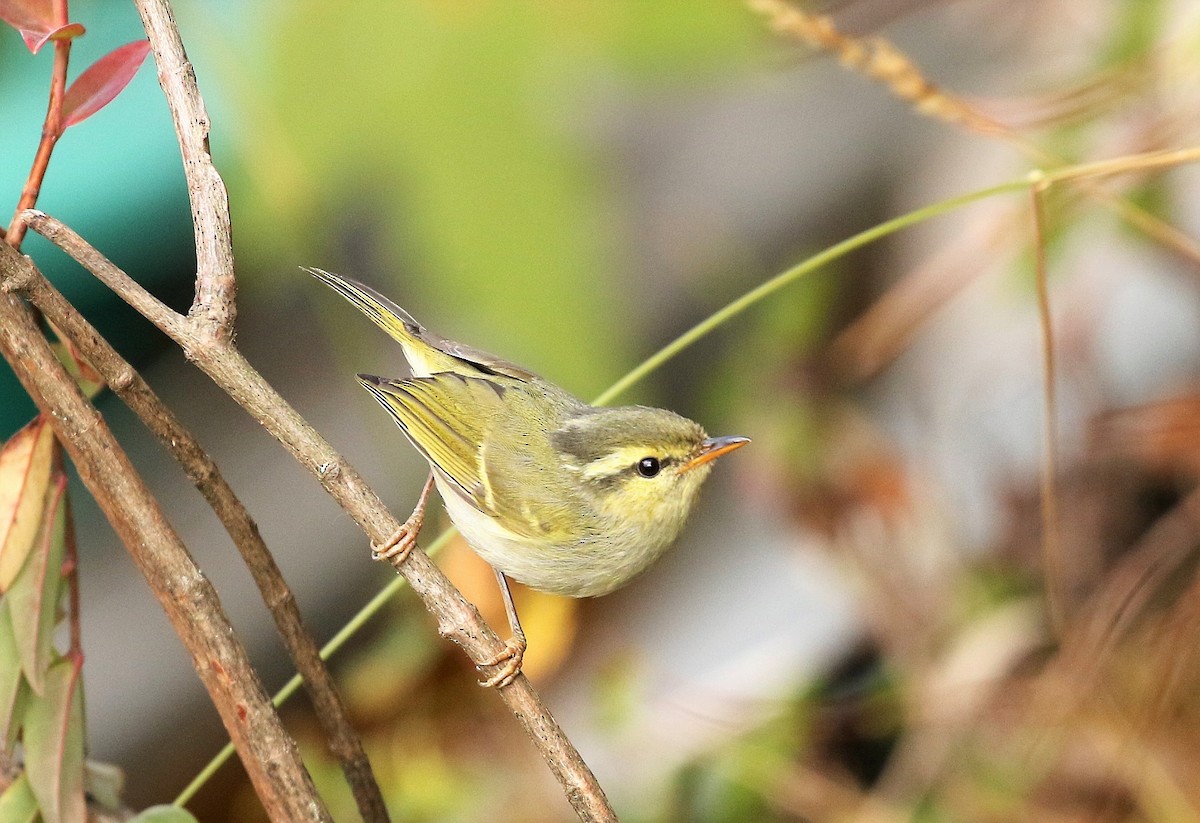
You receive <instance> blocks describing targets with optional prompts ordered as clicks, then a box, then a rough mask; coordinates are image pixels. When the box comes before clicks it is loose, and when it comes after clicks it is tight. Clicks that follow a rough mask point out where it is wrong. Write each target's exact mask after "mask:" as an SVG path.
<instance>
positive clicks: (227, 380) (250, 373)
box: [25, 212, 616, 821]
mask: <svg viewBox="0 0 1200 823" xmlns="http://www.w3.org/2000/svg"><path fill="white" fill-rule="evenodd" d="M25 217H26V220H27V221H28V223H29V225H30V228H32V229H33V230H34V231H37V232H38V233H39V234H42V235H43V236H45V237H46V238H47V239H49V240H50V241H51V242H53V243H54V244H55V245H57V246H59V247H60V248H61V249H63V251H65V252H66V253H67V254H69V255H70V256H71V257H72V258H74V259H75V260H76V261H78V262H79V263H80V264H81V265H82V266H83V267H84V268H86V269H87V270H88V271H90V272H91V273H92V274H94V275H95V276H96V277H97V279H99V280H100V281H101V282H103V283H104V284H105V285H107V286H108V287H109V288H111V289H112V290H113V291H114V292H116V293H117V295H118V296H120V297H122V298H123V299H125V300H126V302H128V303H129V304H130V305H131V306H133V307H134V308H135V309H137V310H138V311H139V312H141V313H142V314H143V315H144V316H145V317H146V318H147V319H148V320H150V321H151V322H152V323H154V324H155V325H156V326H158V327H159V328H160V329H161V330H162V331H163V332H164V333H166V334H167V335H168V336H170V337H171V338H172V339H173V340H175V342H176V343H178V344H179V346H180V347H181V348H182V349H183V351H184V353H185V354H186V355H187V357H188V359H189V360H191V361H192V362H193V363H195V364H196V365H197V366H198V367H199V368H200V369H201V370H202V371H204V372H205V374H207V375H208V376H209V377H211V378H212V379H213V381H214V382H215V383H216V384H217V385H218V386H220V387H221V389H223V390H224V391H225V392H226V393H227V394H228V395H229V396H230V397H232V398H233V399H234V400H235V401H236V402H237V403H238V404H239V405H241V406H242V407H243V408H244V409H246V411H247V412H249V413H250V415H251V416H252V417H254V419H255V420H257V421H259V422H260V423H261V424H262V425H263V426H264V427H265V428H266V429H267V431H268V432H269V433H270V434H271V435H272V436H273V437H275V438H276V439H277V440H279V442H280V443H282V444H283V445H284V446H285V447H286V448H287V449H288V450H289V451H290V452H291V453H292V455H293V456H294V457H295V458H296V459H297V460H298V461H299V462H300V463H301V464H302V465H304V466H305V467H306V468H308V469H309V471H311V472H312V473H313V474H314V475H315V476H316V477H317V479H318V480H319V481H320V482H321V484H322V485H323V486H324V487H325V489H326V491H328V492H329V494H330V495H331V496H332V497H333V498H334V499H335V500H336V501H337V502H338V504H339V505H340V506H341V507H342V508H343V509H344V510H345V511H346V512H347V513H348V514H349V515H350V516H351V517H352V518H353V519H354V521H355V522H356V523H358V524H359V526H360V527H361V528H362V529H363V531H365V532H366V534H367V536H368V537H369V538H370V540H371V541H373V542H376V543H378V542H381V541H383V540H386V539H387V538H388V537H390V536H391V535H392V534H395V532H396V530H397V529H398V528H399V527H400V521H399V520H397V519H396V517H395V516H394V515H393V514H392V513H391V512H390V511H388V509H387V507H386V506H385V505H384V503H383V501H382V500H381V499H380V498H379V496H378V495H376V494H375V492H374V490H372V489H371V488H370V487H369V486H368V485H367V484H366V482H365V481H364V480H363V479H362V477H361V475H359V473H358V472H357V471H356V470H355V469H354V467H353V466H351V465H350V464H349V463H348V462H347V461H346V459H345V458H343V457H342V456H341V455H340V454H338V453H337V452H336V451H335V450H334V449H333V447H332V446H331V445H330V444H329V443H328V442H327V441H326V440H325V439H324V438H322V437H321V436H320V435H319V434H318V433H317V432H316V431H315V430H314V429H313V428H312V427H311V426H310V425H309V424H308V423H307V422H306V421H305V420H304V419H303V418H302V417H301V416H300V415H299V414H297V413H296V411H295V410H294V409H293V408H292V407H291V406H290V405H289V404H288V403H287V401H286V400H284V399H283V397H281V396H280V395H279V393H278V392H277V391H275V389H274V387H273V386H271V385H270V384H269V383H267V381H266V380H264V379H263V377H262V376H261V375H260V374H259V373H258V372H257V371H256V370H255V369H254V367H253V366H251V365H250V363H249V362H247V361H246V359H245V358H244V357H242V355H241V353H240V352H238V351H237V349H236V348H234V347H233V345H232V344H230V343H229V342H227V341H225V340H223V339H215V338H212V337H210V336H203V337H202V336H201V335H200V334H197V333H196V332H195V331H194V330H193V329H192V327H191V323H190V321H189V318H184V317H180V316H179V315H177V314H175V313H174V312H172V311H171V310H170V309H169V308H167V307H166V306H164V305H163V304H162V303H160V302H159V301H158V300H156V299H155V298H153V297H152V296H151V295H149V294H148V293H146V292H145V290H144V289H142V288H141V286H139V285H137V284H136V283H135V282H134V281H133V280H132V279H131V278H130V277H129V276H128V275H127V274H125V273H124V272H123V271H121V270H120V269H119V268H117V267H116V266H114V265H113V264H112V262H110V261H109V260H108V259H107V258H105V257H104V256H103V255H102V254H100V252H98V251H96V249H94V248H92V246H90V245H89V244H88V243H87V242H86V241H85V240H83V238H81V237H80V236H79V235H78V234H76V233H75V232H74V231H72V230H71V229H69V228H67V227H66V226H65V225H63V224H62V223H61V222H59V221H57V220H55V219H53V218H51V217H49V216H47V215H45V214H43V213H41V212H29V213H27V214H26V216H25ZM397 571H399V572H400V574H402V575H403V576H404V578H405V579H406V580H407V581H408V583H409V585H410V586H412V589H413V591H414V592H416V594H417V595H418V596H419V597H420V598H421V600H422V602H423V603H424V605H425V607H426V608H427V609H428V610H429V612H430V613H431V614H432V615H433V616H434V618H435V619H436V621H437V626H438V631H439V633H441V634H442V635H443V636H444V637H447V638H449V639H451V640H453V641H454V642H455V643H457V644H458V645H459V646H461V647H462V648H463V649H464V650H465V651H466V653H467V654H468V656H469V657H470V658H471V660H472V661H474V662H475V663H476V664H477V665H481V662H482V661H485V660H489V659H493V658H495V657H496V656H497V654H498V653H499V652H500V651H501V649H503V648H504V646H503V644H502V643H501V642H500V639H499V638H498V637H497V636H496V634H495V632H493V631H492V630H491V628H489V627H488V625H487V623H485V622H484V620H483V618H482V617H481V616H480V614H479V611H478V610H477V609H476V608H475V607H474V606H473V605H471V604H470V603H468V602H467V601H466V600H465V599H464V598H463V596H462V594H461V593H460V592H459V591H458V589H456V588H455V587H454V586H453V584H451V583H450V581H449V580H448V579H447V578H446V576H445V575H444V574H443V573H442V572H441V570H440V569H438V568H437V566H436V565H434V563H433V561H431V560H430V559H429V557H428V556H427V555H426V554H425V553H424V552H423V551H420V550H419V549H418V550H414V551H413V552H412V553H411V554H409V556H408V559H407V560H406V561H405V562H404V563H402V564H401V565H400V566H399V567H398V568H397ZM493 668H494V669H495V668H498V667H493ZM497 691H498V693H499V694H500V697H501V699H502V700H503V701H504V703H505V704H506V705H507V706H508V708H509V710H510V711H512V713H513V714H514V715H515V716H516V717H517V719H518V720H519V721H520V722H521V725H522V726H523V727H524V728H525V731H526V732H527V733H528V735H529V737H530V739H531V740H532V741H533V743H534V745H535V746H536V747H537V749H538V751H539V752H540V754H541V755H542V757H543V759H545V761H546V763H547V765H548V766H549V767H550V770H551V772H553V774H554V775H555V777H556V778H557V779H558V781H559V782H560V784H561V785H562V787H563V790H564V792H565V793H566V796H567V799H568V800H569V801H570V803H571V805H572V806H573V807H574V809H575V811H576V813H577V814H578V815H579V817H580V819H582V820H588V821H591V820H615V819H616V816H615V814H614V813H613V811H612V809H611V807H610V806H609V805H608V801H607V799H606V798H605V795H604V791H603V789H602V788H601V787H600V784H599V783H598V782H597V781H596V778H595V776H594V775H593V774H592V772H591V770H590V769H589V768H588V766H587V764H586V763H585V762H584V761H583V758H582V757H581V756H580V755H579V752H578V750H577V749H576V748H575V746H574V745H573V744H572V743H571V742H570V740H568V739H567V736H566V735H565V734H564V733H563V731H562V729H561V728H560V727H559V725H558V724H557V722H555V720H554V718H553V716H552V715H551V714H550V712H549V711H548V710H547V709H546V707H545V705H544V704H543V703H542V701H541V698H540V697H539V696H538V694H537V692H535V691H534V689H533V687H532V686H531V685H530V683H529V681H528V680H527V679H526V678H525V677H524V676H523V675H519V676H518V677H517V678H516V679H515V680H514V681H513V682H512V684H510V685H509V686H506V687H504V688H502V689H498V690H497Z"/></svg>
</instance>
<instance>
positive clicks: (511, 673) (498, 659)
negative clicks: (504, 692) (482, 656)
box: [475, 637, 528, 689]
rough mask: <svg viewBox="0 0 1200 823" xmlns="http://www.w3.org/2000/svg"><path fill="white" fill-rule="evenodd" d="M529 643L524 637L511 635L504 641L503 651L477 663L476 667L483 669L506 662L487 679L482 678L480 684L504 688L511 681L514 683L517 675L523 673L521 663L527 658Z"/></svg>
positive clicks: (487, 687) (491, 687)
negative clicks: (526, 649) (526, 650)
mask: <svg viewBox="0 0 1200 823" xmlns="http://www.w3.org/2000/svg"><path fill="white" fill-rule="evenodd" d="M527 645H528V644H527V643H526V642H525V638H523V637H510V638H509V639H508V640H506V641H504V649H503V650H502V651H501V652H499V653H498V654H496V655H494V656H493V657H489V658H488V659H487V660H484V661H482V662H481V663H479V664H477V665H476V667H475V668H477V669H482V668H485V667H487V666H497V665H499V664H501V663H503V664H504V665H503V666H502V667H501V669H500V671H498V672H496V673H495V674H494V675H492V676H491V677H489V678H488V679H487V680H480V681H479V685H480V686H483V687H484V688H485V689H503V688H504V687H505V686H507V685H508V684H509V683H512V682H513V680H515V679H516V677H517V675H518V674H520V673H521V663H522V662H524V660H525V648H526V646H527Z"/></svg>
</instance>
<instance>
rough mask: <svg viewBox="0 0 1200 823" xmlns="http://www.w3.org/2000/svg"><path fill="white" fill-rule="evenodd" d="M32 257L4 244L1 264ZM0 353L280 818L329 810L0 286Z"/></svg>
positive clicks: (75, 393)
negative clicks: (180, 645) (129, 557)
mask: <svg viewBox="0 0 1200 823" xmlns="http://www.w3.org/2000/svg"><path fill="white" fill-rule="evenodd" d="M24 265H30V264H29V263H28V261H27V260H26V259H25V258H23V257H21V255H20V254H19V253H18V252H16V251H15V250H13V249H11V248H10V247H9V246H7V245H5V244H0V273H5V272H11V271H14V270H19V269H20V268H21V267H22V266H24ZM0 353H3V355H4V357H5V359H6V360H8V362H9V364H10V365H11V366H12V368H13V371H14V372H15V373H16V375H17V377H18V379H19V380H20V381H21V383H22V385H23V386H24V387H25V389H26V391H27V392H28V393H29V395H30V397H32V398H33V401H34V403H36V404H37V406H38V408H39V409H40V410H41V411H42V413H43V414H45V415H46V417H47V419H49V420H50V421H51V424H52V425H53V426H54V432H55V435H56V436H57V437H58V440H59V442H60V443H62V444H63V446H64V447H65V448H66V449H67V452H68V453H69V454H70V456H71V460H72V461H73V462H74V464H75V467H76V468H77V469H78V471H79V475H80V477H81V478H82V479H83V482H84V484H85V485H86V486H87V487H88V490H89V491H90V492H91V494H92V495H93V496H94V497H95V499H96V502H97V503H98V504H99V506H100V508H101V509H102V510H103V511H104V513H105V515H106V517H107V518H108V520H109V522H110V523H111V524H112V526H113V529H114V530H115V531H116V532H117V534H118V535H120V537H121V540H122V542H123V543H124V544H125V546H126V548H127V549H128V550H129V552H130V554H131V555H132V557H133V560H134V562H135V564H136V565H137V566H138V569H139V570H140V571H141V572H142V574H143V576H144V577H145V578H146V581H147V583H149V585H150V588H151V590H152V591H153V592H154V595H155V597H156V598H158V601H159V604H160V605H161V606H162V608H163V610H164V611H165V612H166V613H167V617H168V618H169V619H170V621H171V625H172V626H173V627H174V628H175V631H176V633H177V634H178V635H179V637H180V639H181V640H182V641H183V643H184V645H185V646H186V648H187V650H188V652H189V654H190V655H191V658H192V663H193V665H194V666H195V668H196V672H197V674H199V676H200V679H201V681H202V682H203V683H204V686H205V688H206V689H207V690H208V692H209V695H210V696H211V698H212V701H213V704H214V705H215V706H216V708H217V712H218V713H219V714H220V716H221V720H222V722H223V723H224V725H225V729H226V731H227V732H228V733H229V735H230V738H231V739H232V740H233V741H234V742H235V745H236V746H237V748H238V753H239V755H240V756H241V759H242V762H243V764H244V765H245V767H246V771H247V773H248V775H249V777H250V780H251V782H252V783H253V785H254V788H255V791H256V792H257V793H258V796H259V798H260V799H261V800H262V802H263V806H264V807H265V808H266V810H267V813H268V814H269V815H270V817H271V819H272V820H277V821H301V820H314V821H325V820H329V814H328V812H327V811H326V810H325V807H324V805H323V804H322V802H321V800H320V798H319V797H318V796H317V794H316V790H315V788H314V787H313V784H312V778H311V777H309V775H308V772H307V771H305V769H304V765H303V764H302V763H301V762H300V756H299V754H298V752H297V750H296V744H295V742H294V741H292V739H291V738H290V737H288V736H287V734H286V733H285V732H284V730H283V727H282V725H281V724H280V722H279V718H278V716H277V715H276V714H275V710H274V709H273V707H272V706H271V702H270V700H269V698H268V697H267V695H266V693H265V692H264V690H263V688H262V684H261V683H260V682H259V679H258V675H257V674H256V673H255V671H254V669H253V668H252V667H251V665H250V661H249V659H248V658H247V656H246V651H245V649H244V648H243V647H242V645H241V643H240V642H239V641H238V640H237V638H236V635H235V634H234V632H233V627H232V626H231V625H230V623H229V620H228V618H227V617H226V616H225V614H224V612H223V611H222V609H221V606H220V601H219V599H218V597H217V593H216V591H215V590H214V589H213V587H212V584H210V583H209V582H208V580H207V579H206V578H205V577H204V575H203V574H202V573H201V572H200V570H199V569H198V568H197V567H196V565H195V563H194V562H193V561H192V558H191V557H190V556H189V555H188V552H187V549H186V548H185V547H184V545H183V543H182V542H181V541H180V539H179V536H178V535H177V534H176V533H175V531H174V529H173V528H172V527H171V525H170V524H169V523H168V522H167V520H166V518H165V516H164V515H163V513H162V510H161V509H160V508H159V506H158V504H157V501H155V500H154V498H153V496H152V495H151V494H150V491H149V489H148V488H147V487H146V485H145V483H144V482H143V481H142V479H141V477H140V476H139V475H138V474H137V472H136V470H135V469H134V468H133V465H132V464H131V463H130V462H129V458H128V457H127V456H126V455H125V452H124V451H123V450H122V449H121V447H120V445H119V444H118V443H117V441H116V439H115V438H114V437H113V435H112V432H111V431H109V429H108V426H107V425H106V424H105V422H104V420H103V418H102V417H101V416H100V414H99V412H97V411H96V409H95V408H94V407H93V406H92V405H91V404H90V403H88V402H87V400H86V399H85V398H84V397H83V395H82V394H81V393H80V391H79V388H78V386H76V384H75V381H74V380H73V379H72V378H71V376H70V375H68V374H67V372H66V371H65V370H64V369H63V367H62V366H61V365H60V364H59V363H58V361H57V360H56V359H55V357H54V353H53V352H52V351H51V350H50V346H49V344H47V342H46V340H45V338H43V337H42V335H41V333H40V332H39V330H38V328H37V326H36V324H35V323H34V322H33V319H32V317H31V316H30V313H29V310H28V309H27V308H26V307H25V306H24V304H22V302H21V301H20V300H19V299H18V298H17V297H16V296H15V295H13V294H7V293H0Z"/></svg>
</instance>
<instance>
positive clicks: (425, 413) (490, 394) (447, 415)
mask: <svg viewBox="0 0 1200 823" xmlns="http://www.w3.org/2000/svg"><path fill="white" fill-rule="evenodd" d="M358 379H359V382H361V383H362V384H363V386H365V387H366V388H367V390H368V391H369V392H371V394H373V395H374V396H375V399H376V400H378V401H379V402H380V404H382V405H383V407H384V408H385V409H387V410H388V412H389V413H390V414H391V415H392V417H394V418H395V419H396V422H397V423H399V424H400V428H401V429H402V430H403V431H404V433H405V434H406V435H408V439H409V440H411V441H412V442H413V445H415V446H416V447H417V448H418V449H419V450H420V451H421V453H422V454H423V455H425V457H426V459H427V460H429V462H430V464H431V465H432V466H434V468H436V469H437V470H438V471H439V472H441V474H442V476H443V477H445V478H446V479H448V480H449V481H451V482H452V483H453V484H454V485H455V486H456V487H457V488H458V489H459V490H460V491H461V492H462V494H463V496H464V497H465V498H466V499H467V500H469V501H471V502H472V503H474V504H475V505H476V506H477V507H478V508H480V509H481V510H483V511H488V506H487V497H488V492H487V486H486V484H485V482H484V479H483V466H482V463H481V459H480V450H481V448H482V444H483V440H484V437H485V435H486V432H487V430H488V427H489V424H490V421H491V420H492V418H494V417H495V415H496V413H497V412H498V411H500V409H501V402H500V401H501V399H502V398H503V396H504V391H505V388H504V387H503V386H501V385H499V384H497V383H496V382H494V381H492V380H489V379H487V378H485V377H467V376H464V375H461V374H457V373H442V374H435V375H431V376H429V377H414V378H411V379H409V380H388V379H387V378H382V377H375V376H374V375H369V374H360V375H359V376H358Z"/></svg>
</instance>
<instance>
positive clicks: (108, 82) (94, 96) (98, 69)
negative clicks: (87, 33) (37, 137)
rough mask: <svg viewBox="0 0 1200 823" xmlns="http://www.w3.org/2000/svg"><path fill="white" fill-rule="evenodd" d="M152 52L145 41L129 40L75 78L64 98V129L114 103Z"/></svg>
mask: <svg viewBox="0 0 1200 823" xmlns="http://www.w3.org/2000/svg"><path fill="white" fill-rule="evenodd" d="M149 51H150V43H149V42H148V41H146V40H135V41H133V42H132V43H126V44H125V45H124V46H120V47H119V48H116V49H113V50H112V51H110V52H109V53H108V54H106V55H104V56H103V57H101V58H100V59H99V60H97V61H96V62H95V63H93V64H92V65H91V66H89V67H88V69H87V71H85V72H84V73H83V74H81V75H79V76H78V77H76V78H75V82H74V83H72V84H71V87H70V88H69V89H67V94H66V97H64V98H63V128H64V129H65V128H67V127H68V126H74V125H75V124H76V123H80V122H82V121H84V120H86V119H87V118H89V117H91V116H92V115H93V114H95V113H96V112H98V111H100V109H102V108H104V107H105V106H107V105H108V104H109V103H110V102H112V99H113V98H114V97H116V96H117V95H118V94H120V93H121V89H123V88H125V87H126V86H127V85H129V81H130V80H132V79H133V76H134V75H135V74H137V70H138V69H139V68H140V67H141V65H142V61H143V60H145V59H146V55H147V54H148V53H149Z"/></svg>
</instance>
